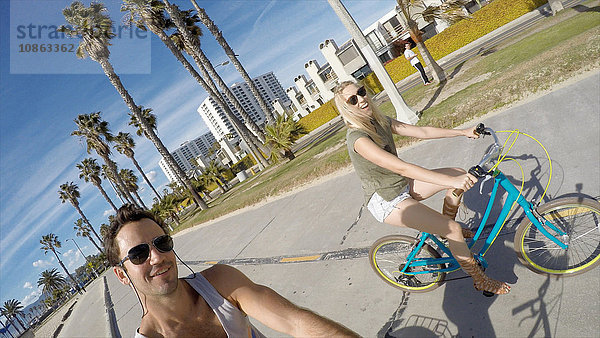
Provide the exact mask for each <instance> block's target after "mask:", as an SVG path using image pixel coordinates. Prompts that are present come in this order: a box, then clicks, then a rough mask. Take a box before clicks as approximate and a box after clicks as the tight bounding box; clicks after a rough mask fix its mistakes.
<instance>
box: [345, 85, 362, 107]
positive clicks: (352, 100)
mask: <svg viewBox="0 0 600 338" xmlns="http://www.w3.org/2000/svg"><path fill="white" fill-rule="evenodd" d="M357 95H358V96H362V97H365V96H367V90H366V89H365V86H362V87H360V88H358V90H357V91H356V95H352V96H350V97H349V98H348V100H346V102H348V104H350V105H353V106H356V104H357V103H358V96H357Z"/></svg>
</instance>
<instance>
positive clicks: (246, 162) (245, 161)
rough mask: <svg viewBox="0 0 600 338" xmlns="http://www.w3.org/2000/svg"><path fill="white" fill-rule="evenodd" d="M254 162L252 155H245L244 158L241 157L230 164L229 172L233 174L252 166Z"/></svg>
mask: <svg viewBox="0 0 600 338" xmlns="http://www.w3.org/2000/svg"><path fill="white" fill-rule="evenodd" d="M255 164H256V161H255V160H254V158H253V157H252V155H246V156H245V157H244V158H242V159H241V160H239V161H238V162H237V163H235V164H234V165H232V166H231V173H232V174H234V175H235V174H237V173H239V172H240V171H243V170H246V169H248V168H252V167H253V166H254V165H255Z"/></svg>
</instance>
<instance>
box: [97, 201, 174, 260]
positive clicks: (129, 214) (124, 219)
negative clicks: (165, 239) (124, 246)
mask: <svg viewBox="0 0 600 338" xmlns="http://www.w3.org/2000/svg"><path fill="white" fill-rule="evenodd" d="M143 218H148V219H150V220H152V221H154V222H155V223H156V224H158V225H159V226H160V227H161V229H162V230H163V231H164V232H165V234H168V233H169V231H168V230H167V227H166V226H165V225H164V223H163V221H162V220H161V219H160V218H158V217H156V216H155V215H154V214H153V213H151V212H150V211H148V210H144V209H140V208H138V207H136V206H135V205H133V204H124V205H123V206H122V207H120V208H119V210H117V215H116V216H115V217H114V218H113V219H112V221H111V222H110V226H109V227H108V230H107V231H106V233H105V234H104V251H105V252H106V258H107V259H108V263H109V264H110V266H117V265H119V262H120V261H121V259H122V257H119V246H118V245H117V242H116V241H115V239H116V237H117V234H118V233H119V231H120V230H121V228H122V227H123V226H124V225H125V224H128V223H131V222H135V221H139V220H141V219H143Z"/></svg>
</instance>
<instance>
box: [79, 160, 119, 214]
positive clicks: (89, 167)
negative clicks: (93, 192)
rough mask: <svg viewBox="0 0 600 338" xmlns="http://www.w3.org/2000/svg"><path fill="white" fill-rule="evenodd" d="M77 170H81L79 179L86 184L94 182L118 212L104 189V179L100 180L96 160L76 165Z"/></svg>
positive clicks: (84, 161)
mask: <svg viewBox="0 0 600 338" xmlns="http://www.w3.org/2000/svg"><path fill="white" fill-rule="evenodd" d="M76 166H77V168H79V178H83V180H84V181H86V182H92V184H93V185H94V186H95V187H96V188H98V190H100V193H101V194H102V196H104V199H105V200H106V201H107V202H108V203H109V204H110V206H111V207H112V208H113V209H114V210H115V212H116V211H117V207H116V206H115V204H114V203H113V201H112V200H111V199H110V197H108V195H107V194H106V191H105V190H104V188H103V187H102V179H101V178H100V170H101V168H100V166H99V165H98V163H96V159H95V158H91V157H89V158H86V159H84V160H83V161H81V163H78V164H76Z"/></svg>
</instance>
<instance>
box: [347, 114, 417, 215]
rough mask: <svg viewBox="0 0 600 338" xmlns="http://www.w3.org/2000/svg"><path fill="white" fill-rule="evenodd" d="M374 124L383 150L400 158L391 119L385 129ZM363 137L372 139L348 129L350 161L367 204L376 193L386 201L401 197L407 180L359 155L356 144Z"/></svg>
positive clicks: (363, 133) (363, 132) (360, 131)
mask: <svg viewBox="0 0 600 338" xmlns="http://www.w3.org/2000/svg"><path fill="white" fill-rule="evenodd" d="M373 124H374V125H375V130H376V131H377V134H378V135H380V136H381V137H382V139H383V143H384V146H383V150H385V151H387V152H388V153H391V154H394V155H396V156H398V153H397V152H396V146H395V144H394V138H393V137H392V131H391V119H390V118H389V117H387V118H386V125H385V126H384V127H382V126H380V125H379V123H377V122H374V123H373ZM361 137H367V138H369V139H371V137H370V136H369V134H368V133H367V132H366V131H363V130H360V129H356V128H348V131H347V132H346V142H347V145H348V154H349V155H350V160H351V161H352V165H354V170H355V171H356V174H358V177H360V181H361V185H362V188H363V191H364V194H365V204H366V203H368V202H369V200H370V199H371V196H373V194H374V193H375V192H377V194H379V196H381V197H383V199H384V200H386V201H391V200H393V199H394V198H396V197H398V195H400V193H401V192H402V190H403V189H404V188H405V187H406V184H407V181H406V178H404V176H401V175H399V174H396V173H395V172H393V171H390V170H388V169H385V168H382V167H380V166H378V165H377V164H375V163H373V162H371V161H369V160H367V159H365V158H364V157H362V156H361V155H360V154H359V153H357V152H356V150H354V143H355V142H356V140H358V139H359V138H361ZM373 142H375V141H373Z"/></svg>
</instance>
